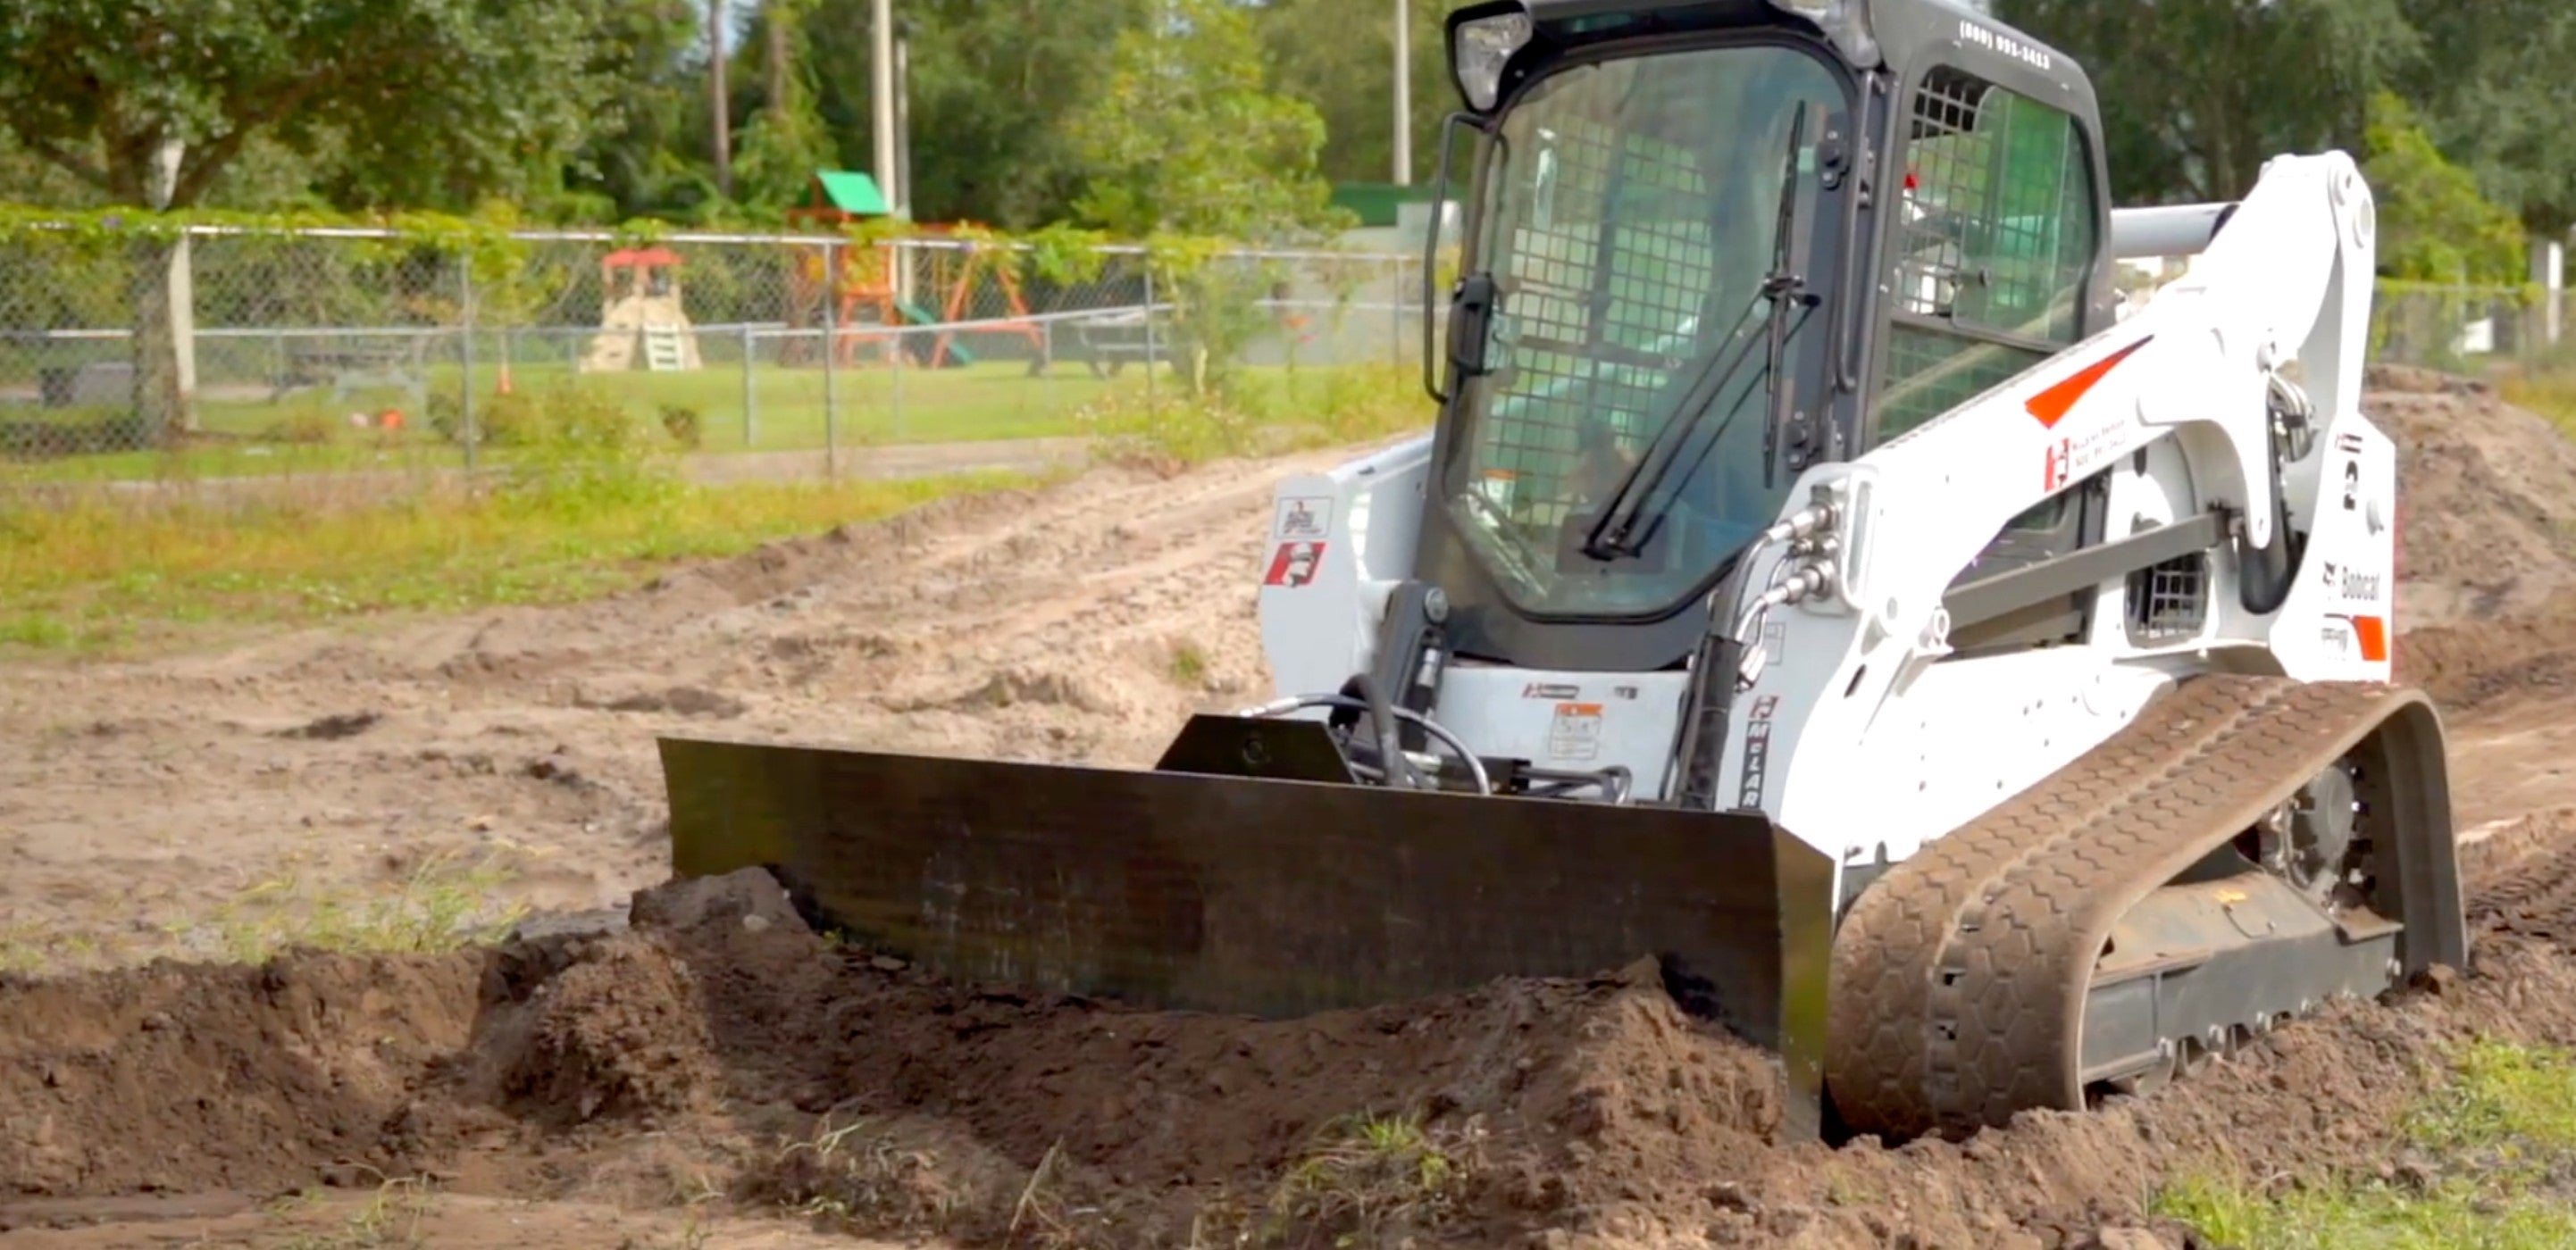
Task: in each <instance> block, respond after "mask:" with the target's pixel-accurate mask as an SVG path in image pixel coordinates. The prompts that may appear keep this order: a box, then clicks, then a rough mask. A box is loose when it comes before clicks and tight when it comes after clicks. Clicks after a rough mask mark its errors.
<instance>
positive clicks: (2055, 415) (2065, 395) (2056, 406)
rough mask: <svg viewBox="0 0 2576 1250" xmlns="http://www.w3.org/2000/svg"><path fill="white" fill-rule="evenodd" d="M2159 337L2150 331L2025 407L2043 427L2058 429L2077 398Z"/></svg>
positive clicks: (2048, 390)
mask: <svg viewBox="0 0 2576 1250" xmlns="http://www.w3.org/2000/svg"><path fill="white" fill-rule="evenodd" d="M2155 339H2156V336H2154V335H2152V334H2150V335H2148V336H2147V337H2145V338H2142V339H2139V340H2138V341H2137V342H2135V343H2131V344H2129V345H2128V346H2127V347H2123V348H2121V349H2120V350H2118V351H2116V352H2113V353H2111V354H2110V355H2108V356H2105V357H2103V358H2101V359H2100V360H2097V361H2094V362H2093V363H2092V364H2089V365H2086V366H2085V367H2084V368H2083V370H2082V371H2081V372H2078V373H2077V374H2076V375H2075V376H2074V377H2071V378H2068V379H2066V380H2065V381H2063V382H2060V383H2058V384H2057V385H2055V386H2052V387H2050V388H2048V389H2047V390H2044V391H2041V392H2040V393H2038V394H2036V395H2033V396H2031V397H2030V402H2029V403H2026V404H2023V405H2022V407H2023V408H2025V409H2027V410H2028V411H2029V412H2030V415H2032V416H2034V417H2037V418H2039V425H2040V428H2041V429H2046V430H2053V429H2056V428H2057V423H2058V422H2059V421H2062V420H2064V419H2065V418H2066V414H2067V412H2068V411H2069V410H2071V409H2073V408H2074V407H2075V401H2077V400H2079V399H2082V398H2084V396H2085V394H2086V393H2087V392H2089V391H2091V390H2092V389H2093V386H2094V384H2095V383H2097V382H2100V381H2101V380H2102V379H2104V378H2106V377H2109V376H2110V374H2111V371H2112V370H2113V369H2117V368H2119V367H2120V362H2121V361H2123V360H2127V359H2128V358H2129V357H2131V356H2133V355H2135V354H2136V353H2137V350H2138V349H2139V348H2141V347H2144V346H2146V345H2147V344H2149V343H2152V342H2154V341H2155Z"/></svg>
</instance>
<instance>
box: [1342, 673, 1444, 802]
mask: <svg viewBox="0 0 2576 1250" xmlns="http://www.w3.org/2000/svg"><path fill="white" fill-rule="evenodd" d="M1342 693H1343V694H1345V695H1350V696H1353V697H1355V698H1357V699H1359V700H1360V701H1361V702H1362V703H1365V704H1367V705H1368V718H1369V729H1370V731H1371V732H1372V733H1374V734H1375V735H1376V736H1377V750H1378V755H1379V757H1380V758H1381V759H1383V760H1384V761H1385V762H1386V784H1388V785H1390V786H1396V785H1400V786H1402V787H1404V788H1405V789H1408V790H1419V789H1422V788H1424V787H1423V785H1422V774H1421V772H1420V771H1419V770H1417V769H1415V768H1414V766H1413V761H1412V759H1411V758H1409V757H1407V756H1406V755H1405V753H1404V739H1403V737H1402V736H1401V735H1400V734H1398V732H1397V728H1398V726H1399V724H1400V722H1398V721H1397V720H1396V718H1395V704H1394V702H1393V701H1392V700H1390V699H1388V698H1387V697H1386V691H1385V690H1384V689H1382V688H1380V687H1379V686H1378V684H1377V679H1376V678H1373V677H1371V676H1369V675H1368V674H1366V673H1353V674H1351V679H1350V680H1349V681H1346V682H1343V683H1342Z"/></svg>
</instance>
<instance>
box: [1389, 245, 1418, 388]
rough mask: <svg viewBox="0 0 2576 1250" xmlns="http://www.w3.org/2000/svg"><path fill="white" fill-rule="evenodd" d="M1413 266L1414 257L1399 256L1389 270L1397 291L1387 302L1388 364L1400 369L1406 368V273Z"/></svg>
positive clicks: (1391, 294)
mask: <svg viewBox="0 0 2576 1250" xmlns="http://www.w3.org/2000/svg"><path fill="white" fill-rule="evenodd" d="M1412 264H1413V258H1412V257H1410V256H1398V257H1396V258H1395V263H1394V264H1393V265H1391V266H1388V268H1387V276H1388V277H1389V278H1391V279H1393V280H1394V288H1395V289H1394V290H1392V291H1391V292H1389V293H1388V296H1387V301H1386V323H1387V324H1386V331H1387V339H1386V363H1388V364H1390V365H1393V366H1395V367H1396V368H1398V369H1401V368H1403V367H1404V271H1405V270H1406V269H1408V268H1410V267H1412Z"/></svg>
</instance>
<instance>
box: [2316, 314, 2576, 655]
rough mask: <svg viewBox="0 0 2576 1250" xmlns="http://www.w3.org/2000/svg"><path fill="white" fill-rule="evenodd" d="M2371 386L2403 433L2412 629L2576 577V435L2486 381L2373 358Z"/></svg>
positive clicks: (2401, 581)
mask: <svg viewBox="0 0 2576 1250" xmlns="http://www.w3.org/2000/svg"><path fill="white" fill-rule="evenodd" d="M2365 388H2366V389H2365V393H2364V395H2363V397H2362V411H2363V412H2364V413H2365V414H2367V415H2368V416H2369V417H2370V418H2371V420H2372V421H2373V422H2374V423H2376V424H2377V425H2378V426H2379V427H2380V429H2381V430H2383V431H2385V432H2386V433H2387V434H2388V436H2389V438H2390V439H2392V440H2393V441H2394V442H2395V443H2396V444H2397V471H2398V491H2399V499H2398V516H2397V523H2398V566H2397V579H2398V604H2397V612H2398V622H2397V624H2398V628H2399V629H2400V630H2401V631H2402V630H2407V629H2412V628H2414V627H2416V626H2420V625H2434V624H2443V623H2448V622H2453V621H2459V620H2463V619H2489V620H2492V619H2494V618H2496V617H2499V616H2502V615H2505V614H2521V613H2525V612H2529V611H2531V610H2532V609H2535V608H2538V607H2540V606H2541V605H2542V604H2544V603H2546V602H2547V601H2549V599H2550V598H2551V597H2552V596H2554V595H2557V594H2559V593H2561V592H2563V591H2568V590H2571V589H2576V443H2570V442H2569V441H2568V440H2567V438H2566V437H2565V436H2564V435H2562V434H2560V433H2559V432H2558V430H2557V428H2556V427H2554V426H2552V425H2551V424H2550V423H2549V421H2548V420H2547V419H2546V418H2543V417H2541V416H2538V415H2536V414H2534V413H2530V412H2526V411H2523V410H2522V409H2519V408H2516V407H2513V406H2512V405H2510V404H2507V403H2505V402H2504V400H2503V399H2502V398H2501V397H2499V396H2498V395H2497V394H2496V391H2495V388H2494V387H2492V386H2490V385H2488V384H2487V383H2484V382H2480V381H2475V380H2472V379H2468V378H2461V377H2455V376H2452V375H2449V374H2441V373H2433V372H2430V371H2428V370H2423V369H2412V368H2406V367H2402V366H2394V365H2374V366H2372V367H2371V368H2370V369H2369V371H2368V375H2367V378H2366V379H2365Z"/></svg>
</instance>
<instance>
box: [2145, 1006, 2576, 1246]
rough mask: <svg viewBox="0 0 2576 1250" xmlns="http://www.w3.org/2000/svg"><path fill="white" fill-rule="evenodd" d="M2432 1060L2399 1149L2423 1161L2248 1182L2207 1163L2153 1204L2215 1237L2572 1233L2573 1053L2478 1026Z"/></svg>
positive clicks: (2310, 1242)
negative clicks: (2433, 1069) (2511, 1040)
mask: <svg viewBox="0 0 2576 1250" xmlns="http://www.w3.org/2000/svg"><path fill="white" fill-rule="evenodd" d="M2443 1068H2444V1070H2443V1071H2442V1072H2441V1073H2440V1074H2439V1075H2438V1078H2437V1079H2436V1080H2434V1081H2433V1082H2432V1084H2433V1086H2434V1088H2432V1089H2431V1090H2430V1092H2429V1093H2428V1094H2426V1095H2425V1096H2424V1097H2423V1098H2422V1099H2421V1100H2420V1101H2419V1102H2418V1104H2417V1105H2416V1106H2415V1107H2414V1108H2413V1110H2412V1111H2411V1112H2410V1114H2408V1115H2407V1116H2406V1118H2405V1125H2404V1128H2405V1132H2406V1138H2407V1144H2408V1145H2409V1146H2410V1147H2412V1151H2411V1152H2410V1153H2413V1154H2414V1156H2415V1157H2416V1158H2420V1159H2421V1160H2423V1162H2412V1161H2410V1162H2408V1163H2405V1164H2402V1165H2400V1166H2398V1167H2396V1168H2394V1169H2391V1170H2390V1171H2388V1172H2386V1173H2382V1174H2380V1175H2373V1176H2323V1177H2313V1176H2310V1177H2267V1178H2264V1179H2263V1180H2262V1181H2260V1182H2257V1181H2256V1180H2255V1179H2254V1178H2252V1177H2248V1176H2244V1175H2240V1174H2236V1173H2234V1172H2232V1171H2230V1170H2228V1169H2226V1168H2225V1167H2223V1166H2207V1167H2204V1168H2202V1169H2200V1170H2198V1171H2195V1172H2192V1173H2190V1174H2187V1175H2184V1176H2182V1177H2179V1178H2177V1179H2176V1180H2175V1181H2174V1182H2173V1183H2171V1184H2169V1185H2167V1186H2166V1187H2165V1190H2164V1192H2163V1193H2162V1194H2161V1195H2159V1197H2158V1200H2157V1203H2156V1205H2157V1207H2158V1208H2159V1209H2160V1211H2161V1212H2162V1213H2163V1214H2165V1215H2167V1216H2169V1217H2172V1218H2175V1219H2179V1220H2181V1221H2183V1222H2184V1223H2186V1224H2189V1225H2191V1226H2192V1227H2193V1228H2194V1229H2195V1230H2196V1231H2197V1232H2198V1233H2199V1234H2200V1235H2201V1236H2202V1238H2203V1239H2204V1240H2206V1241H2208V1242H2210V1243H2213V1244H2217V1245H2227V1246H2265V1247H2275V1246H2277V1247H2282V1248H2283V1250H2306V1248H2308V1247H2315V1248H2316V1250H2327V1248H2329V1247H2343V1246H2387V1247H2392V1248H2396V1247H2403V1248H2407V1250H2448V1248H2450V1247H2461V1248H2464V1250H2465V1248H2466V1247H2471V1246H2475V1247H2481V1248H2486V1250H2523V1248H2525V1247H2528V1248H2529V1250H2542V1248H2543V1247H2557V1246H2565V1245H2568V1244H2570V1243H2571V1241H2576V1215H2571V1214H2570V1212H2569V1210H2568V1207H2567V1204H2566V1203H2565V1201H2564V1199H2563V1198H2562V1197H2560V1196H2559V1193H2558V1192H2557V1191H2558V1190H2559V1187H2560V1186H2561V1185H2563V1184H2564V1180H2563V1178H2564V1177H2565V1176H2566V1175H2567V1174H2568V1172H2567V1169H2568V1167H2569V1166H2570V1165H2571V1164H2576V1056H2571V1055H2569V1054H2568V1053H2567V1052H2565V1051H2562V1050H2557V1049H2533V1048H2527V1047H2522V1046H2516V1045H2511V1044H2507V1043H2504V1042H2500V1041H2494V1040H2480V1041H2475V1042H2472V1043H2469V1044H2467V1045H2464V1046H2461V1047H2459V1048H2457V1049H2456V1050H2455V1051H2454V1052H2453V1053H2452V1054H2450V1055H2449V1056H2447V1062H2446V1063H2445V1064H2444V1065H2443ZM2436 1160H2438V1161H2439V1162H2435V1161H2436Z"/></svg>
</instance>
